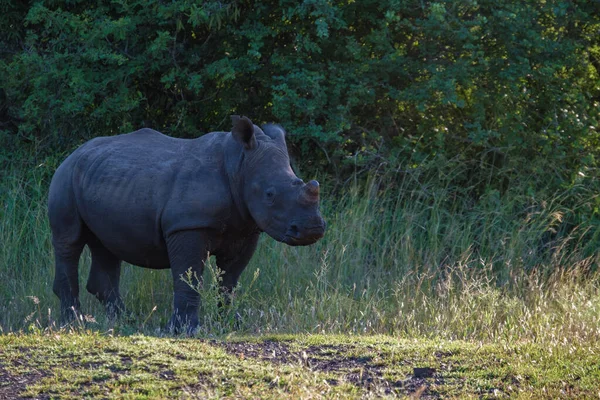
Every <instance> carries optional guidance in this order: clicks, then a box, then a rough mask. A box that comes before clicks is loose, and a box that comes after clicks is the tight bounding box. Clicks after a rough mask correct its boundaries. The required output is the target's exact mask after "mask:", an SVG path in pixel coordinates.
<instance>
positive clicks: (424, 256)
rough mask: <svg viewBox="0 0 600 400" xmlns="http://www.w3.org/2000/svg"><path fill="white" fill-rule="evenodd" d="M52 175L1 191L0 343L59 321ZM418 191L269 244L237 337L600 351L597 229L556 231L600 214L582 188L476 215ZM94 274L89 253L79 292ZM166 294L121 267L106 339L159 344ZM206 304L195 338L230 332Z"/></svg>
mask: <svg viewBox="0 0 600 400" xmlns="http://www.w3.org/2000/svg"><path fill="white" fill-rule="evenodd" d="M44 168H46V169H44ZM53 168H54V166H47V167H46V166H41V167H40V168H39V169H38V170H35V171H33V172H31V173H30V174H29V175H28V177H27V178H25V177H24V175H23V174H21V175H19V174H13V175H10V176H7V177H5V178H4V179H3V181H2V184H1V185H0V187H2V188H3V189H4V190H3V191H2V192H0V196H1V199H2V208H1V211H0V212H1V213H2V214H1V215H0V217H1V218H2V220H1V221H2V223H1V224H0V242H1V243H2V246H1V247H0V268H1V269H0V274H1V276H0V278H1V279H0V300H1V301H0V330H2V331H4V332H11V331H19V330H23V329H27V328H28V327H29V326H30V325H31V324H34V325H35V326H37V327H38V328H44V327H49V326H51V325H52V324H53V323H54V321H55V319H56V310H57V309H58V300H57V299H56V297H55V296H54V294H53V293H52V291H51V285H52V280H53V275H54V271H53V257H52V248H51V244H50V233H49V227H48V221H47V217H46V207H45V201H46V200H45V199H46V190H47V189H46V187H47V177H48V176H50V174H51V171H52V170H53ZM412 179H413V181H414V182H412V183H411V179H408V178H407V179H404V181H403V183H402V185H401V186H395V187H393V186H390V185H385V184H384V181H381V180H379V181H378V180H370V181H369V182H367V183H365V184H355V185H351V186H350V187H349V188H347V190H345V191H343V192H342V193H341V194H339V195H336V196H333V195H330V196H327V193H326V194H325V197H324V199H323V207H322V208H323V214H324V216H325V218H326V220H327V222H328V231H327V234H326V236H325V238H324V239H323V240H321V241H320V242H318V243H317V244H315V245H313V246H310V247H306V248H293V247H288V246H285V245H283V244H280V243H277V242H275V241H274V240H272V239H270V238H268V237H266V235H263V236H264V237H263V238H262V239H261V241H260V244H259V248H258V250H257V252H256V254H255V255H254V257H253V259H252V261H251V263H250V265H249V266H248V268H247V270H246V271H245V272H244V274H243V275H242V279H241V283H240V287H239V288H238V293H237V294H238V295H237V298H236V300H235V301H234V304H233V307H234V309H235V312H238V313H239V314H240V315H241V317H242V319H241V321H239V322H240V323H239V324H238V325H237V326H236V327H235V329H236V330H237V331H239V332H243V333H257V334H263V333H306V332H310V333H354V334H392V335H400V336H403V337H427V338H441V339H462V340H477V341H484V342H502V341H504V342H517V341H537V342H540V341H545V342H549V343H554V342H561V341H564V340H570V339H572V338H573V337H577V338H578V339H580V340H584V341H586V342H590V343H596V342H598V338H599V337H600V331H599V326H600V292H599V279H598V272H597V270H598V268H597V266H598V262H599V259H600V258H599V255H598V252H597V249H596V248H594V246H597V244H598V243H597V241H596V240H589V239H590V237H591V238H592V239H594V236H593V235H592V236H590V233H591V232H593V231H594V229H592V228H594V226H593V225H592V224H588V225H585V224H580V225H578V226H575V227H573V228H571V229H570V231H569V232H566V233H565V232H563V231H564V225H565V219H566V217H567V216H569V215H574V214H577V213H579V214H581V213H582V210H583V211H585V210H586V207H589V206H590V204H592V205H593V204H595V202H596V201H597V198H598V195H597V194H595V193H596V192H594V191H593V190H591V189H589V188H587V187H586V186H584V185H581V186H575V187H573V188H571V189H569V190H568V191H565V192H564V193H558V194H555V195H554V197H550V198H546V199H542V200H536V199H535V198H534V197H531V196H527V195H524V194H519V193H512V194H511V193H509V194H507V195H505V196H504V197H500V196H499V194H498V193H496V192H491V193H488V194H486V195H484V196H482V197H481V199H480V200H479V201H478V202H477V203H473V202H472V200H469V198H468V196H463V195H460V193H457V192H456V191H455V190H454V191H453V190H451V188H450V187H448V188H444V186H443V185H440V184H439V182H437V183H436V184H435V185H434V184H433V183H430V184H427V183H420V182H421V181H422V180H423V179H422V178H418V177H413V178H412ZM391 182H392V183H393V181H391ZM415 182H416V183H415ZM567 203H569V204H570V208H568V207H566V206H565V204H567ZM571 219H572V218H571ZM586 235H587V236H586ZM89 264H90V256H89V253H88V252H87V251H86V252H84V254H83V256H82V260H81V267H80V282H81V287H82V288H84V287H85V280H86V279H87V272H88V270H89ZM209 267H210V268H207V272H205V277H207V278H208V282H209V285H208V287H214V276H215V274H214V273H211V271H213V270H214V268H215V267H214V265H213V264H212V262H211V264H210V265H209ZM211 277H212V278H211ZM211 282H212V286H211V284H210V283H211ZM171 287H172V283H171V277H170V272H169V271H166V270H165V271H152V270H146V269H142V268H138V267H133V266H128V265H126V266H125V267H124V268H123V279H122V293H123V296H124V301H125V303H126V305H127V307H128V310H129V312H130V313H129V315H128V318H126V319H125V320H123V321H121V322H120V323H119V324H117V326H114V327H113V326H111V327H112V328H114V329H119V330H120V331H121V332H123V333H134V332H150V333H154V332H157V331H158V330H159V329H160V328H161V327H163V326H164V324H165V323H166V321H167V320H168V318H169V315H170V313H171V301H172V293H171ZM81 300H82V305H83V310H84V312H85V313H87V314H88V315H90V316H91V318H90V319H92V318H93V319H94V320H95V321H96V326H97V329H99V330H102V329H106V327H107V325H106V324H107V322H106V321H104V310H103V309H102V307H101V306H100V304H99V303H98V302H97V301H96V299H95V298H93V297H92V296H91V295H89V294H88V293H87V292H85V289H82V293H81ZM213 300H214V299H211V295H210V291H206V293H205V294H204V303H205V307H203V311H202V315H201V319H202V321H203V327H204V328H203V331H202V332H201V334H203V335H211V334H212V335H220V334H224V333H228V332H230V331H231V330H232V329H233V326H232V324H231V323H230V322H231V318H230V319H229V320H228V321H223V320H222V319H221V320H220V319H219V313H218V312H216V310H215V307H216V304H217V301H213ZM230 311H231V310H230ZM231 315H232V313H231V312H230V313H229V316H231ZM92 325H93V324H92Z"/></svg>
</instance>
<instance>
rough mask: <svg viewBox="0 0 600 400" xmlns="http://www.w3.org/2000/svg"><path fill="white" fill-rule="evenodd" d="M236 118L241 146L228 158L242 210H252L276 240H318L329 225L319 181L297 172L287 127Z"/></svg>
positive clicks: (303, 242) (301, 243)
mask: <svg viewBox="0 0 600 400" xmlns="http://www.w3.org/2000/svg"><path fill="white" fill-rule="evenodd" d="M231 118H232V122H233V128H232V130H231V136H232V138H233V140H234V141H235V142H236V144H237V146H235V147H236V148H237V150H236V151H234V154H235V156H234V157H228V158H229V160H228V161H227V164H229V165H228V173H229V174H230V182H231V184H232V186H235V187H237V192H238V193H234V194H233V195H234V199H235V201H236V203H237V205H238V209H241V212H242V215H243V214H249V216H250V217H251V218H252V219H253V220H254V221H255V222H256V224H257V225H258V227H259V228H260V229H261V230H262V231H264V232H266V233H267V234H268V235H269V236H271V237H272V238H274V239H275V240H277V241H280V242H283V243H286V244H288V245H291V246H306V245H310V244H313V243H315V242H316V241H317V240H319V239H320V238H322V237H323V234H324V233H325V227H326V224H325V221H324V220H323V218H322V217H321V213H320V212H319V183H318V182H317V181H314V180H313V181H310V182H308V183H304V182H303V181H302V179H300V178H298V177H297V176H296V174H295V173H294V171H292V168H291V167H290V158H289V155H288V151H287V146H286V143H285V132H284V130H283V128H281V127H280V126H279V125H266V126H263V129H260V128H259V127H257V126H255V125H254V124H253V123H252V122H251V121H250V119H248V118H246V117H239V116H232V117H231ZM240 145H241V146H240ZM240 148H241V152H240ZM232 164H237V165H235V166H234V165H232ZM232 174H233V175H232ZM232 178H233V179H232Z"/></svg>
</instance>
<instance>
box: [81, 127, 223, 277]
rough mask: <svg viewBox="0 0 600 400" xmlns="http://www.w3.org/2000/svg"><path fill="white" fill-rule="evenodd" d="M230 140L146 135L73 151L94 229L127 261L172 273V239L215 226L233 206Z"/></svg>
mask: <svg viewBox="0 0 600 400" xmlns="http://www.w3.org/2000/svg"><path fill="white" fill-rule="evenodd" d="M223 140H224V135H218V134H217V135H215V134H207V135H205V136H203V137H201V138H199V139H193V140H185V139H175V138H171V137H168V136H165V135H163V134H161V133H159V132H156V131H153V130H149V129H144V130H141V131H136V132H133V133H130V134H126V135H119V136H113V137H102V138H96V139H94V140H92V141H90V142H88V143H86V144H85V145H83V146H82V147H80V148H79V149H78V150H77V151H76V152H75V153H73V156H74V158H75V159H76V161H75V162H74V163H73V193H74V197H75V202H76V205H77V210H78V212H79V215H80V216H81V218H82V220H83V221H84V222H85V224H86V225H87V227H88V228H89V229H90V231H91V232H92V233H93V234H94V235H95V236H97V237H98V238H99V239H100V241H101V242H102V243H103V244H104V245H105V246H106V247H107V248H108V249H109V250H110V251H111V252H113V253H114V254H115V255H117V256H118V257H119V258H121V259H124V260H125V261H128V262H130V263H132V264H136V265H141V266H147V267H151V268H166V267H168V257H167V252H166V245H165V237H166V236H167V235H168V234H170V233H171V232H173V231H176V230H179V229H192V228H207V227H208V228H214V227H218V226H219V224H220V223H221V221H222V220H223V216H222V214H224V213H226V209H227V208H228V207H229V204H228V201H227V199H228V198H229V196H228V184H227V179H226V176H225V175H224V171H223V167H222V164H223V161H222V160H223V151H222V141H223Z"/></svg>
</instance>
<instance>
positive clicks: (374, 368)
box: [209, 340, 442, 399]
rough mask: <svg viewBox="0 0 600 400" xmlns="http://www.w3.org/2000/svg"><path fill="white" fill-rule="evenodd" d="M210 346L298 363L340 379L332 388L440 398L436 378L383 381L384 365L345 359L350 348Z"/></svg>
mask: <svg viewBox="0 0 600 400" xmlns="http://www.w3.org/2000/svg"><path fill="white" fill-rule="evenodd" d="M209 343H210V344H212V345H215V346H219V347H221V348H223V349H225V351H227V352H228V353H230V354H234V355H236V356H237V357H240V358H255V359H260V360H262V361H268V362H272V363H276V364H298V363H299V364H301V365H303V366H305V367H306V368H310V369H311V370H313V371H319V372H328V373H331V374H334V375H337V376H339V378H332V379H328V380H327V383H328V384H329V385H332V386H335V385H339V384H340V383H342V382H349V383H351V384H353V385H356V386H358V387H361V388H363V389H365V390H367V391H368V392H373V393H375V394H379V395H390V394H392V393H397V394H403V395H412V396H417V397H419V398H423V399H434V398H439V397H440V396H439V394H438V393H436V392H435V391H433V390H431V385H432V384H433V383H442V380H441V377H439V376H438V375H437V374H435V373H431V374H430V375H429V376H427V377H421V376H418V374H417V376H415V375H410V376H408V377H407V378H406V379H404V380H398V381H392V380H390V379H387V378H385V377H384V370H385V365H382V364H377V363H375V362H374V361H373V357H371V356H361V357H357V356H354V355H348V354H349V353H351V352H352V350H354V349H356V347H355V346H352V345H322V346H317V345H312V346H309V347H307V348H305V349H302V350H299V351H298V350H295V351H293V350H291V349H290V346H289V345H288V344H286V343H285V342H279V341H270V340H267V341H264V342H258V343H253V342H220V341H216V340H211V341H210V342H209Z"/></svg>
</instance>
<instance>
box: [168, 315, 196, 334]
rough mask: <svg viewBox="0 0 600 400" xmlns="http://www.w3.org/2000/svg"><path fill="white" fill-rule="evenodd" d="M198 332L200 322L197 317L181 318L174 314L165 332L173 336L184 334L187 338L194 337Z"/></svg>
mask: <svg viewBox="0 0 600 400" xmlns="http://www.w3.org/2000/svg"><path fill="white" fill-rule="evenodd" d="M199 330H200V322H198V317H197V316H194V317H187V318H186V317H185V316H184V317H182V316H180V315H177V314H174V315H173V316H172V317H171V319H170V320H169V323H168V324H167V331H168V332H170V333H171V334H173V335H181V334H185V335H187V336H195V335H196V334H197V333H198V331H199Z"/></svg>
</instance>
